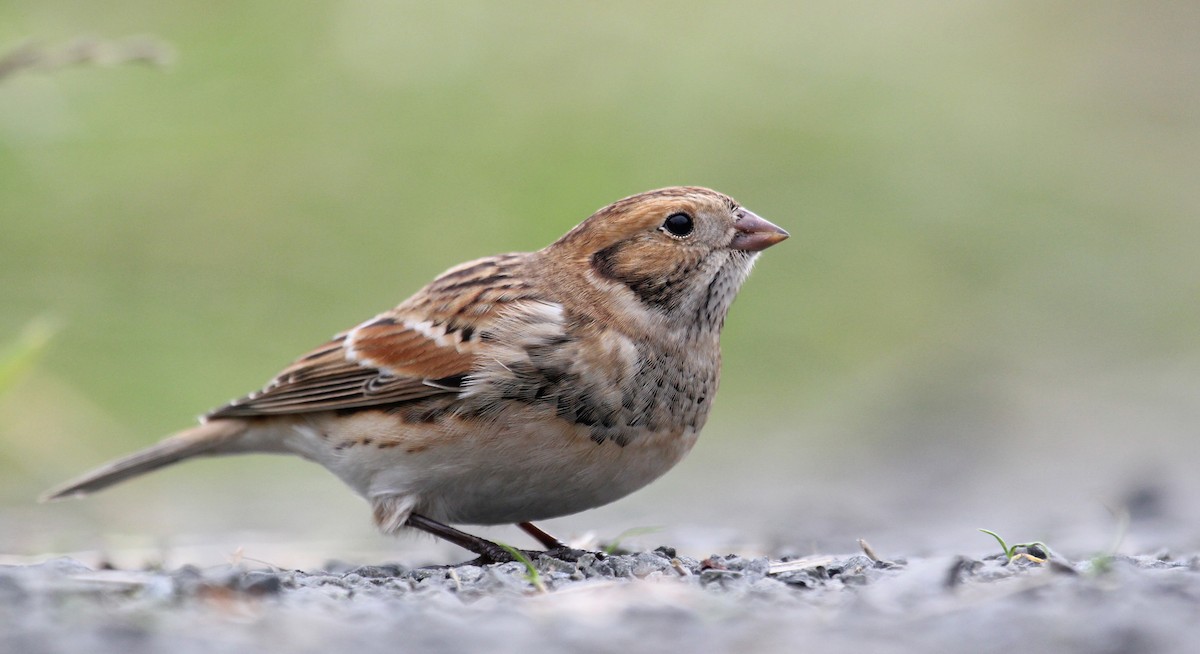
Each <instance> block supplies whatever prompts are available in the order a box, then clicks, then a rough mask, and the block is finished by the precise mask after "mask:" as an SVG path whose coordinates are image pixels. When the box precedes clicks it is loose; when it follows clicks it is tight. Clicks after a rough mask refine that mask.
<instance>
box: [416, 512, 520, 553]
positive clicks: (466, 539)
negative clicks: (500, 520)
mask: <svg viewBox="0 0 1200 654" xmlns="http://www.w3.org/2000/svg"><path fill="white" fill-rule="evenodd" d="M405 524H407V525H408V526H410V527H415V528H416V529H420V530H421V531H423V532H426V533H429V534H433V535H434V536H437V537H438V538H441V539H442V540H445V541H449V542H451V543H454V544H455V545H458V546H459V547H461V548H463V549H465V550H469V551H471V552H474V553H476V554H478V555H479V558H478V559H476V560H475V561H473V562H472V563H476V564H477V565H483V564H487V563H505V562H508V561H512V560H514V559H513V555H512V554H510V553H509V552H508V550H506V549H504V548H503V547H500V546H499V545H497V544H495V543H493V542H492V541H490V540H487V539H484V538H480V537H478V536H472V535H471V534H468V533H467V532H465V531H459V530H457V529H455V528H454V527H451V526H448V525H444V524H442V523H440V522H438V521H436V520H430V519H429V518H426V517H425V516H421V515H417V514H415V513H413V514H411V515H409V516H408V521H407V522H406V523H405Z"/></svg>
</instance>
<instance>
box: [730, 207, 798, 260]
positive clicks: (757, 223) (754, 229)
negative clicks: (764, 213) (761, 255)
mask: <svg viewBox="0 0 1200 654" xmlns="http://www.w3.org/2000/svg"><path fill="white" fill-rule="evenodd" d="M733 227H734V229H736V230H737V233H736V234H734V235H733V240H732V241H730V243H729V247H730V248H732V249H734V250H745V251H746V252H758V251H760V250H765V249H767V248H769V247H771V246H772V245H775V244H776V243H778V242H780V241H782V240H783V239H785V238H787V237H788V236H789V234H788V233H787V232H785V231H783V230H782V229H780V228H778V227H776V226H775V225H772V224H771V223H770V222H768V221H766V220H763V219H762V218H760V217H759V216H758V215H756V214H755V213H754V212H753V211H749V210H746V209H739V210H738V219H737V221H736V222H734V223H733Z"/></svg>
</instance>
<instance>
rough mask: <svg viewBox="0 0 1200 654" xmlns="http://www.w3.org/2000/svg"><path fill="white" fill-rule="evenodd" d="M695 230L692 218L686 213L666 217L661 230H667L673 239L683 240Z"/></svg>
mask: <svg viewBox="0 0 1200 654" xmlns="http://www.w3.org/2000/svg"><path fill="white" fill-rule="evenodd" d="M695 228H696V225H695V224H694V223H692V217H691V216H689V215H687V214H686V213H673V214H671V215H669V216H667V219H666V221H664V222H663V229H665V230H667V233H668V234H670V235H671V236H674V237H675V238H683V237H685V236H687V235H688V234H691V233H692V230H693V229H695Z"/></svg>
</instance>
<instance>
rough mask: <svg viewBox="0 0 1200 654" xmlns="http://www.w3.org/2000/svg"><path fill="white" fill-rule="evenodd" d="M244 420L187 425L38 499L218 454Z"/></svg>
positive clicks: (241, 430) (57, 497)
mask: <svg viewBox="0 0 1200 654" xmlns="http://www.w3.org/2000/svg"><path fill="white" fill-rule="evenodd" d="M246 429H247V423H246V422H245V421H242V420H212V421H209V422H206V423H203V424H201V425H198V426H196V427H193V428H191V429H185V430H184V431H181V432H179V433H177V434H174V435H172V436H168V437H167V438H165V439H163V440H162V441H160V442H159V443H157V444H156V445H152V446H150V447H148V448H146V449H144V450H141V451H140V452H134V453H133V454H130V455H129V456H126V457H122V458H120V459H117V460H116V461H110V462H109V463H106V464H104V465H102V466H100V467H99V468H96V469H95V470H92V471H91V472H88V473H86V474H84V475H83V476H81V477H79V478H77V479H72V480H71V481H69V482H67V483H65V484H63V485H61V486H58V487H56V488H52V489H50V490H48V491H46V492H45V493H44V494H43V495H42V496H41V498H40V499H41V501H43V502H50V501H53V500H61V499H66V498H68V497H82V496H84V495H87V494H89V493H94V492H96V491H98V490H101V489H104V488H108V487H109V486H112V485H113V484H116V483H118V482H122V481H125V480H126V479H129V478H130V477H136V476H138V475H141V474H145V473H147V472H150V471H152V470H157V469H159V468H161V467H163V466H168V465H171V464H172V463H175V462H177V461H182V460H184V459H187V458H191V457H193V456H199V455H203V454H220V453H222V451H224V450H226V449H227V446H231V445H234V444H235V441H236V440H237V439H238V438H239V437H240V436H242V435H243V434H245V433H246Z"/></svg>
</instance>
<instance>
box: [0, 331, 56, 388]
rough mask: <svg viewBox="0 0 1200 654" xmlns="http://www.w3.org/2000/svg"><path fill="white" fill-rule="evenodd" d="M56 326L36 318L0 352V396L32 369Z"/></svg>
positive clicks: (48, 342) (52, 335)
mask: <svg viewBox="0 0 1200 654" xmlns="http://www.w3.org/2000/svg"><path fill="white" fill-rule="evenodd" d="M56 331H58V326H57V325H56V324H55V322H54V321H52V320H50V319H48V318H37V319H34V320H32V321H30V322H29V324H28V325H25V329H23V330H22V331H21V335H20V336H18V337H17V339H16V340H14V341H13V342H11V343H10V344H9V345H8V346H7V347H5V348H4V349H3V351H0V395H3V394H4V393H5V392H7V391H8V390H9V389H10V388H11V387H12V386H14V385H16V383H17V380H18V379H20V378H21V377H22V376H24V375H25V373H27V372H29V370H30V369H31V368H33V364H35V363H36V362H37V360H38V358H39V357H41V355H42V353H43V352H44V351H45V350H46V346H47V345H49V344H50V339H51V338H53V337H54V333H55V332H56Z"/></svg>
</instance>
